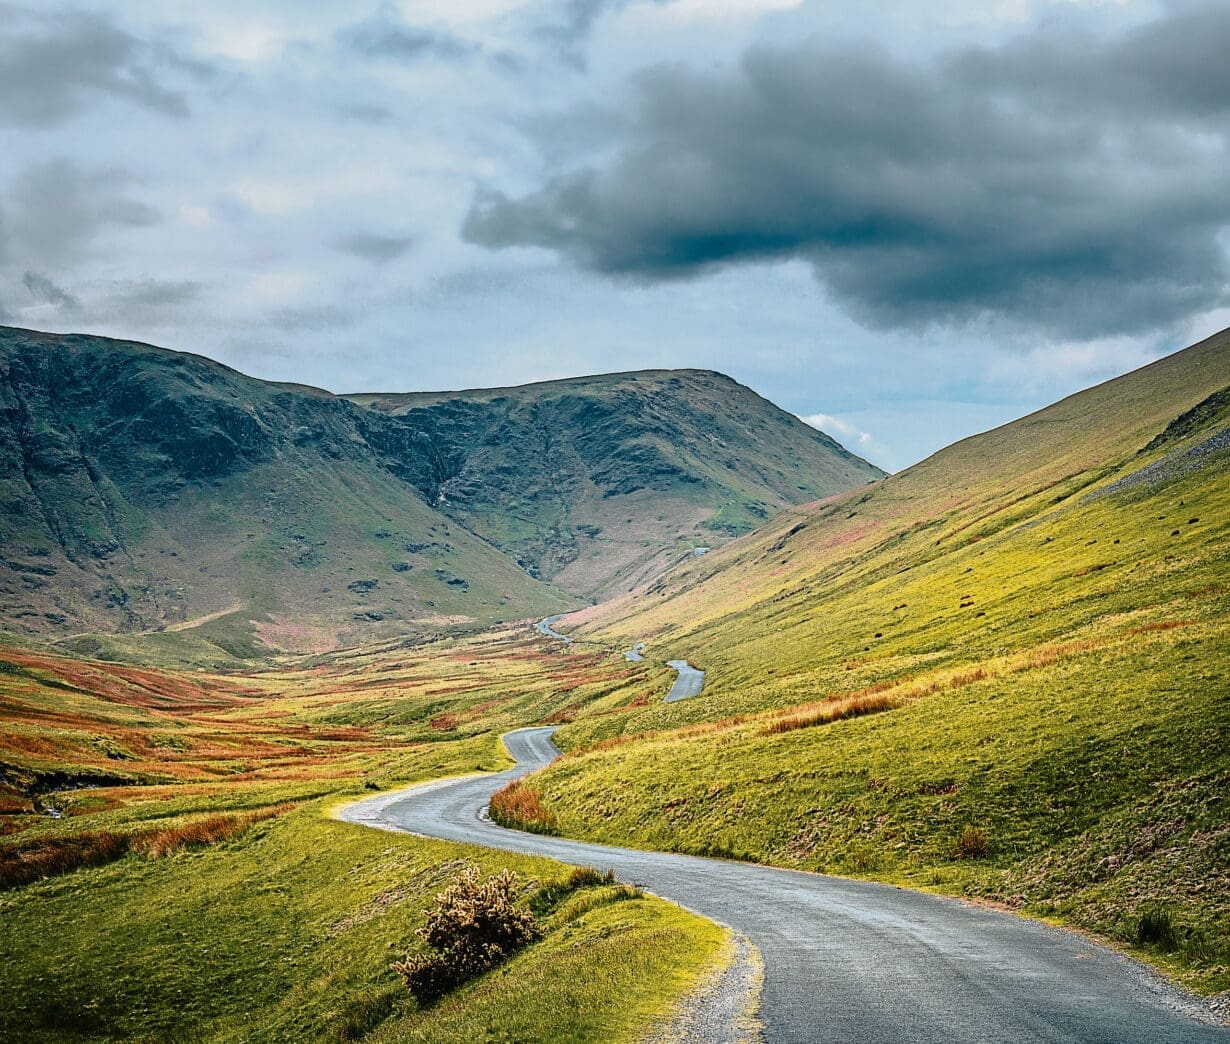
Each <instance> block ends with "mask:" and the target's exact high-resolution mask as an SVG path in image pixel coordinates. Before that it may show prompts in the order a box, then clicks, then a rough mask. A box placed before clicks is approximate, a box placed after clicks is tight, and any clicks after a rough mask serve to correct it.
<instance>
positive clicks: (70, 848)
mask: <svg viewBox="0 0 1230 1044" xmlns="http://www.w3.org/2000/svg"><path fill="white" fill-rule="evenodd" d="M295 807H296V805H295V804H294V803H293V802H287V803H284V804H280V805H273V806H270V807H269V808H262V809H258V810H257V811H255V812H246V813H240V814H231V815H225V814H219V815H212V816H205V817H204V818H202V819H196V820H192V821H190V822H187V823H181V824H178V825H176V826H172V827H164V828H162V829H160V830H145V831H140V832H138V833H131V834H121V833H117V832H115V831H112V830H95V831H91V832H88V833H81V834H74V835H72V836H69V837H45V838H40V839H38V840H36V841H33V842H31V843H30V844H27V845H22V846H15V847H12V848H4V849H0V889H5V888H16V887H18V886H19V885H24V884H29V883H30V882H31V881H38V880H41V879H42V878H45V877H57V876H59V875H60V874H66V873H69V872H70V871H72V870H79V869H81V868H82V867H87V866H102V865H103V864H104V863H111V862H114V861H115V860H117V859H122V858H123V857H124V856H125V855H127V854H128V853H129V852H139V853H141V854H142V855H146V856H149V857H150V858H152V859H158V858H161V857H163V856H168V855H171V854H172V853H174V852H179V851H182V850H184V849H187V848H199V847H202V846H204V845H212V844H215V843H216V842H218V841H226V840H228V839H230V838H232V837H236V836H237V835H239V834H241V833H243V832H244V831H245V830H247V829H248V827H250V826H251V825H252V824H253V823H257V822H260V821H261V820H264V819H270V818H272V817H273V816H277V815H281V814H282V813H284V812H289V811H290V810H291V809H292V808H295Z"/></svg>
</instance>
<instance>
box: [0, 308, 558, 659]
mask: <svg viewBox="0 0 1230 1044" xmlns="http://www.w3.org/2000/svg"><path fill="white" fill-rule="evenodd" d="M0 427H2V429H3V437H2V438H0V531H2V532H3V549H4V550H3V563H2V564H0V604H3V606H4V620H5V624H4V626H5V627H6V628H7V629H9V630H11V631H14V632H17V633H19V634H36V635H40V636H43V637H46V638H52V639H57V640H61V641H68V642H69V644H70V645H71V647H73V648H75V649H77V650H78V651H82V652H87V653H89V652H96V651H98V649H99V648H100V647H101V645H102V644H105V643H100V642H99V641H98V640H96V639H91V638H88V637H86V638H81V637H73V636H78V635H81V634H82V633H91V632H92V633H98V634H101V635H108V634H114V633H124V634H132V633H136V632H142V631H151V630H160V631H161V629H163V628H166V629H168V630H165V631H161V634H162V638H160V639H159V640H160V641H162V642H163V644H170V643H171V641H172V638H171V635H173V634H178V635H179V637H178V638H177V639H175V640H177V641H180V642H181V643H184V642H187V641H188V639H187V638H186V637H185V636H184V635H183V634H181V633H179V630H178V629H179V628H182V627H184V626H185V625H188V626H192V625H194V624H195V625H197V626H195V628H194V633H193V635H192V642H194V643H195V644H190V645H185V648H191V649H192V650H193V652H194V655H197V656H198V657H201V658H204V659H208V658H209V656H210V655H211V652H210V650H212V652H213V653H216V654H218V655H224V654H229V655H233V656H240V657H242V656H246V655H252V654H253V653H256V652H259V651H261V650H262V649H267V648H275V649H288V650H299V651H310V650H315V649H327V648H332V647H335V646H337V645H341V644H353V643H355V642H360V641H366V640H370V639H374V638H379V637H382V636H385V635H390V634H404V633H406V632H411V633H413V632H415V631H424V630H431V631H436V630H439V628H440V627H441V626H442V625H446V624H466V625H474V624H487V623H491V622H493V621H495V620H499V619H507V618H516V617H519V616H527V615H532V614H538V613H543V612H546V611H548V610H550V609H552V608H558V607H560V606H562V605H565V604H568V598H567V596H565V595H562V594H561V593H559V592H558V591H555V590H553V589H551V588H550V587H548V586H546V585H545V584H542V583H540V582H539V581H537V580H535V579H533V578H532V577H530V576H528V575H527V574H526V573H525V572H524V571H523V570H521V569H519V568H518V567H517V565H516V564H515V563H514V562H512V561H510V560H509V559H508V558H507V556H505V555H503V554H502V553H500V552H499V551H498V550H497V549H496V548H493V547H491V546H490V545H489V544H487V543H485V542H484V541H483V540H481V539H480V538H478V537H476V536H474V535H473V534H472V533H470V532H468V531H467V530H465V529H464V528H463V527H461V526H458V525H457V524H455V523H452V522H450V521H449V520H448V519H446V518H444V517H443V516H441V515H440V514H438V513H437V512H435V511H433V510H432V508H431V507H430V506H429V505H428V504H427V503H426V501H425V499H424V495H423V493H422V489H423V488H424V487H428V486H429V485H430V475H431V467H432V463H431V459H430V454H429V453H427V452H424V451H423V449H422V448H421V447H420V446H419V445H418V443H416V441H415V437H414V433H412V432H407V431H404V430H402V429H401V426H399V425H398V424H397V423H396V422H394V421H391V420H389V419H387V418H382V417H379V416H378V415H375V414H371V413H369V412H368V411H365V410H362V409H359V408H358V407H356V406H354V405H353V404H351V403H348V402H345V401H343V400H339V399H336V398H334V397H333V396H331V395H329V394H328V393H325V392H320V391H316V390H314V389H309V388H302V387H298V386H287V385H278V384H269V383H266V382H262V381H257V380H253V379H251V378H248V377H245V376H243V375H242V374H240V373H237V372H235V371H234V370H231V369H229V368H227V367H225V366H221V365H219V364H217V363H214V362H211V361H209V360H207V359H202V358H200V357H197V356H192V355H185V354H181V353H177V352H170V351H166V350H164V349H159V348H152V347H150V346H148V345H142V344H134V343H130V342H121V341H111V340H107V339H104V338H95V337H83V336H57V335H46V334H36V333H31V332H28V331H21V330H13V329H2V330H0ZM572 604H576V603H575V602H573V603H572Z"/></svg>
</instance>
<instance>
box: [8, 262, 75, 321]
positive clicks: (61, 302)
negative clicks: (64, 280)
mask: <svg viewBox="0 0 1230 1044" xmlns="http://www.w3.org/2000/svg"><path fill="white" fill-rule="evenodd" d="M21 281H22V283H23V284H24V285H25V288H26V289H27V290H29V291H30V296H31V297H33V298H34V299H35V300H36V301H41V302H42V303H43V304H49V305H54V306H55V307H56V308H58V309H60V310H61V311H64V312H76V311H78V310H79V309H80V308H81V302H80V301H78V300H77V298H75V297H74V296H73V295H72V294H70V293H69V292H68V291H67V290H65V289H63V288H62V287H59V286H56V284H55V283H53V282H52V281H51V280H50V279H48V278H47V277H46V276H45V275H40V274H39V273H38V272H27V273H26V274H25V275H24V276H22V279H21Z"/></svg>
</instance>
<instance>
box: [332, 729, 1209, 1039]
mask: <svg viewBox="0 0 1230 1044" xmlns="http://www.w3.org/2000/svg"><path fill="white" fill-rule="evenodd" d="M553 731H554V729H551V728H530V729H521V730H518V731H516V732H511V733H508V734H507V735H505V737H504V743H505V746H506V747H507V748H508V751H509V753H510V754H511V755H512V756H513V758H514V759H515V760H516V762H517V764H516V766H515V767H514V768H511V769H508V770H507V771H505V772H501V773H498V774H484V775H478V776H464V777H461V778H455V779H447V780H436V781H433V782H431V783H425V784H421V785H419V786H416V787H412V788H409V789H407V790H403V791H396V792H392V793H388V794H380V795H377V796H375V797H372V798H367V799H364V800H362V801H359V802H357V803H355V804H353V805H349V806H347V807H346V808H345V809H343V810H342V812H341V813H340V815H341V817H342V818H343V819H346V820H348V821H350V822H354V823H362V824H366V825H368V826H373V827H378V828H381V829H385V830H396V831H406V832H410V833H415V834H422V835H426V836H428V837H437V838H443V839H445V840H450V841H463V842H469V843H472V844H479V845H486V846H487V847H490V848H498V849H506V850H512V851H516V852H525V853H530V854H534V855H542V856H549V857H551V858H554V859H558V860H560V861H562V862H565V863H572V864H578V865H592V866H596V867H598V868H600V869H608V868H609V869H613V870H614V871H615V872H616V873H617V874H618V875H619V876H620V877H621V878H622V879H623V880H625V881H631V882H634V883H636V884H639V885H641V886H643V887H644V888H645V889H646V890H647V891H649V892H652V893H654V894H656V895H659V896H662V897H663V898H666V899H670V900H673V901H675V902H677V903H679V904H681V905H682V906H685V907H687V908H689V909H691V910H694V911H696V912H697V913H700V914H703V915H704V916H706V917H710V918H713V919H714V920H717V921H720V922H722V923H724V924H727V925H729V926H731V927H732V928H734V929H735V930H736V931H737V932H740V933H742V934H743V935H745V936H747V937H748V938H750V939H751V941H752V942H753V943H754V944H755V945H756V946H757V947H758V948H759V950H760V953H761V955H762V957H763V960H764V966H765V977H764V986H763V992H762V994H761V999H760V1018H761V1021H762V1023H763V1026H764V1035H765V1038H766V1040H768V1041H770V1042H773V1044H777V1042H800V1044H821V1042H826V1041H834V1042H836V1041H841V1042H860V1041H868V1042H870V1041H875V1042H889V1041H891V1042H898V1041H944V1042H949V1041H952V1042H957V1041H969V1042H975V1041H977V1042H984V1041H997V1042H998V1041H1004V1042H1007V1041H1103V1042H1108V1044H1109V1042H1125V1044H1126V1042H1141V1044H1145V1042H1148V1044H1157V1042H1170V1041H1176V1042H1187V1041H1192V1042H1196V1041H1199V1042H1205V1041H1208V1042H1213V1041H1220V1042H1222V1044H1227V1042H1230V1030H1227V1029H1225V1028H1222V1027H1219V1026H1217V1025H1214V1024H1212V1023H1211V1022H1209V1021H1207V1019H1208V1015H1207V1012H1206V1011H1205V1009H1204V1008H1203V1006H1202V1005H1201V1004H1200V1003H1199V1002H1198V1001H1197V1000H1195V999H1194V998H1192V997H1189V996H1188V995H1186V994H1184V993H1182V992H1180V991H1178V990H1176V989H1174V988H1172V987H1170V986H1169V985H1167V984H1166V983H1164V982H1163V981H1162V980H1161V979H1160V978H1158V977H1157V976H1156V975H1154V974H1153V973H1152V972H1150V971H1149V970H1148V969H1146V968H1145V967H1144V966H1143V965H1140V964H1138V963H1137V962H1135V961H1132V960H1130V959H1129V958H1126V957H1123V956H1121V955H1119V954H1117V953H1115V952H1113V951H1112V950H1109V949H1107V948H1105V947H1103V946H1099V945H1097V944H1096V943H1093V942H1090V941H1089V940H1087V939H1085V938H1084V937H1083V936H1080V935H1077V934H1076V933H1073V932H1069V931H1064V930H1061V929H1057V928H1051V927H1049V926H1047V925H1044V924H1041V923H1039V922H1036V921H1028V920H1025V919H1024V918H1020V917H1015V916H1013V915H1011V914H1007V913H1001V912H999V911H996V910H989V909H985V908H982V907H977V906H973V905H971V904H967V903H963V902H960V901H958V900H954V899H945V898H941V897H938V896H933V895H928V894H925V893H922V892H913V891H909V890H906V889H900V888H893V887H890V886H887V885H879V884H873V883H870V882H864V881H850V880H845V879H843V878H835V877H825V876H821V875H818V874H809V873H803V872H800V871H792V870H780V869H775V868H772V867H765V866H757V865H754V864H750V863H735V862H727V861H724V860H716V859H700V858H696V857H692V856H681V855H671V854H668V853H664V852H642V851H637V850H634V849H627V848H613V847H608V846H605V845H595V844H588V843H583V842H578V841H568V840H564V839H562V838H555V837H542V836H539V835H535V834H526V833H521V832H519V831H514V830H505V829H503V828H502V827H499V826H496V825H495V824H494V823H492V822H491V821H490V820H488V819H487V817H486V808H487V805H488V802H489V800H490V798H491V795H492V793H494V792H495V791H496V790H497V789H498V788H499V787H501V786H503V785H504V784H505V783H507V782H508V781H509V780H511V779H515V778H518V777H520V776H523V775H526V774H527V773H529V772H532V771H534V770H535V769H538V768H542V767H543V766H545V765H548V764H550V763H551V762H552V761H553V760H554V759H555V758H557V757H558V756H559V751H558V749H557V748H556V747H555V744H554V743H553V742H552V741H551V734H552V732H553ZM1202 1018H1203V1019H1205V1020H1206V1021H1199V1020H1200V1019H1202Z"/></svg>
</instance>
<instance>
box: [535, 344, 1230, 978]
mask: <svg viewBox="0 0 1230 1044" xmlns="http://www.w3.org/2000/svg"><path fill="white" fill-rule="evenodd" d="M1227 384H1230V337H1228V336H1227V335H1225V334H1223V335H1221V336H1219V337H1217V338H1214V339H1212V340H1211V341H1209V342H1206V343H1204V344H1202V345H1199V346H1196V347H1195V348H1193V349H1190V350H1188V351H1187V352H1185V353H1180V354H1179V355H1177V356H1172V357H1170V358H1168V359H1165V360H1162V361H1161V362H1159V363H1157V364H1155V365H1154V366H1151V367H1148V368H1146V369H1145V370H1142V371H1138V372H1137V373H1135V374H1131V375H1128V376H1127V377H1125V378H1122V379H1120V380H1118V381H1115V382H1111V383H1110V384H1107V385H1104V386H1101V387H1099V388H1096V389H1092V390H1091V391H1089V392H1086V393H1083V394H1082V395H1079V396H1075V397H1073V398H1071V399H1068V400H1065V401H1064V402H1062V403H1059V404H1057V405H1056V406H1055V407H1052V408H1050V409H1049V410H1044V411H1042V412H1041V413H1039V414H1036V415H1033V416H1032V417H1029V418H1026V419H1024V420H1023V421H1020V422H1017V423H1016V424H1014V425H1009V426H1007V427H1006V428H1002V429H999V430H997V431H995V432H991V433H988V434H987V435H985V436H979V437H976V438H973V439H969V440H966V441H965V442H963V443H960V444H958V445H956V446H954V447H952V448H950V449H948V450H945V451H943V452H942V453H940V454H937V455H936V456H935V457H933V458H931V459H929V460H928V461H925V462H923V463H922V464H920V465H918V466H917V467H915V468H912V469H910V470H909V471H907V472H904V473H902V474H901V475H898V476H894V477H893V478H891V479H888V480H886V481H885V482H883V483H881V484H879V485H878V486H876V487H874V488H873V489H871V490H869V491H867V492H865V493H856V494H849V495H847V496H845V497H842V498H838V499H836V500H834V501H830V502H826V503H823V504H820V505H816V506H814V507H812V508H808V509H801V510H799V511H796V512H792V513H790V515H788V516H786V517H783V518H782V519H780V520H778V521H776V522H774V523H772V524H771V525H770V526H768V527H766V528H765V529H764V530H762V531H760V532H758V533H756V534H753V535H752V536H751V537H749V538H747V539H745V540H742V541H738V542H736V543H735V544H733V545H730V546H729V547H728V548H725V549H723V550H721V551H718V552H715V553H714V555H713V556H710V558H707V559H705V560H703V561H701V562H698V563H696V564H695V565H694V566H693V567H691V568H690V569H687V570H681V571H680V572H679V573H678V574H675V575H673V576H672V577H670V578H667V579H666V580H665V581H663V582H662V583H661V584H659V585H656V589H651V590H650V592H648V593H646V594H644V595H642V596H641V597H639V598H636V599H630V600H626V601H624V602H623V603H622V604H615V605H612V606H607V607H599V608H598V609H597V610H589V611H586V612H585V613H584V614H578V616H577V617H574V618H573V619H574V620H575V619H577V618H579V617H580V618H585V617H587V618H588V619H589V621H590V622H589V624H588V625H587V626H586V627H585V628H583V633H585V632H587V633H588V634H589V636H590V637H591V638H595V637H596V638H598V639H600V640H601V641H604V642H608V643H611V644H613V645H623V644H624V643H631V642H632V641H633V640H635V639H649V647H648V650H647V652H648V653H649V654H651V655H653V656H656V657H660V658H661V659H666V658H668V657H669V656H675V655H687V656H688V657H689V658H690V659H691V660H692V662H693V663H696V664H697V665H699V666H701V667H704V668H706V669H707V670H708V672H709V674H708V678H707V682H706V691H705V694H704V695H703V696H702V697H701V698H699V699H695V700H690V701H686V702H685V703H680V704H673V705H662V704H658V703H654V704H651V705H649V706H646V707H644V708H639V709H634V710H631V711H629V712H627V713H623V714H620V715H604V716H596V717H586V716H584V715H581V716H578V717H577V719H576V720H575V721H574V722H573V723H572V724H571V725H569V726H568V727H567V728H566V729H565V730H564V731H563V733H562V735H561V740H562V742H564V743H565V744H566V745H567V746H570V747H571V748H573V749H574V750H576V751H578V753H577V755H576V756H573V757H570V758H568V759H566V760H565V761H564V762H562V763H561V764H560V765H558V766H557V767H555V768H552V769H550V770H547V772H546V773H544V774H543V775H541V776H540V777H538V779H537V780H536V782H535V785H536V786H537V787H538V789H539V791H540V792H541V795H542V798H543V800H544V802H545V804H546V807H547V809H548V811H549V812H550V813H552V814H553V815H554V816H555V817H556V820H557V822H558V824H559V829H560V831H561V832H563V833H567V834H570V835H577V836H586V837H592V838H602V839H604V840H611V841H618V842H630V843H633V844H640V845H647V846H653V847H666V848H677V849H681V850H687V851H717V852H737V853H740V854H746V855H748V856H750V857H752V858H756V859H760V860H765V861H770V862H774V863H781V864H783V865H791V866H803V867H808V868H813V869H825V870H832V871H836V872H841V873H855V874H868V875H872V876H879V877H884V878H887V879H890V880H898V881H905V882H909V883H911V884H915V885H922V886H926V887H934V888H937V889H940V890H944V891H949V892H955V893H958V894H960V893H968V894H975V895H984V896H989V897H993V898H997V899H1001V900H1003V901H1007V902H1009V903H1012V904H1013V905H1017V906H1023V907H1025V908H1027V909H1030V910H1033V911H1035V912H1041V913H1046V914H1055V915H1058V916H1062V917H1063V918H1065V919H1067V920H1068V921H1070V922H1073V923H1077V924H1082V925H1085V926H1088V927H1092V928H1094V929H1096V930H1098V931H1100V932H1102V933H1104V934H1106V935H1109V936H1112V937H1116V938H1120V939H1125V940H1128V939H1132V938H1134V936H1135V931H1136V925H1137V923H1138V919H1139V916H1140V914H1141V913H1142V912H1143V911H1145V910H1146V909H1147V908H1149V907H1152V906H1159V907H1162V908H1164V909H1165V910H1167V911H1168V912H1169V913H1170V915H1171V916H1172V918H1173V920H1174V922H1175V923H1176V925H1177V926H1178V935H1179V946H1178V947H1177V948H1176V949H1175V950H1173V951H1167V952H1163V951H1162V950H1155V951H1154V953H1153V957H1154V958H1155V959H1156V960H1158V961H1159V962H1161V963H1163V964H1166V963H1170V964H1171V965H1173V966H1174V967H1176V968H1179V969H1180V970H1181V971H1183V973H1184V974H1185V975H1186V976H1187V977H1188V980H1189V981H1190V982H1192V983H1193V984H1195V985H1197V986H1200V987H1202V988H1206V989H1213V988H1222V989H1224V988H1226V986H1227V985H1230V978H1228V972H1227V965H1230V902H1228V901H1227V896H1230V874H1228V871H1227V867H1228V866H1230V826H1228V824H1227V816H1226V810H1225V806H1224V799H1223V795H1224V793H1225V791H1226V788H1227V785H1228V784H1230V754H1228V753H1227V751H1228V750H1230V692H1228V690H1227V684H1226V680H1225V677H1224V672H1223V671H1222V669H1221V665H1223V664H1225V663H1227V662H1230V639H1228V635H1227V629H1226V623H1225V621H1226V606H1227V602H1226V598H1227V592H1228V588H1227V579H1226V563H1227V560H1228V558H1230V452H1228V451H1227V450H1226V449H1225V448H1223V449H1221V451H1220V452H1216V453H1213V454H1211V455H1208V456H1204V457H1202V458H1200V462H1201V463H1202V465H1203V466H1201V467H1199V468H1197V469H1195V470H1191V471H1188V472H1186V473H1184V472H1183V467H1176V466H1175V462H1176V461H1178V460H1180V459H1181V458H1182V455H1183V454H1184V453H1185V452H1186V450H1188V449H1190V448H1191V447H1192V446H1194V445H1197V444H1199V443H1201V442H1203V441H1204V440H1206V439H1207V438H1209V437H1210V436H1213V435H1215V434H1216V433H1217V432H1221V431H1224V430H1225V429H1226V428H1227V426H1230V411H1228V409H1227V405H1226V403H1225V401H1224V397H1223V398H1222V399H1215V400H1214V401H1213V402H1212V403H1210V404H1209V405H1208V406H1207V407H1206V408H1204V409H1202V410H1197V411H1196V412H1195V414H1193V415H1192V416H1191V417H1189V418H1188V420H1187V421H1186V422H1185V423H1184V424H1183V425H1179V426H1177V427H1176V429H1173V430H1172V431H1171V432H1170V434H1169V435H1168V436H1167V437H1166V438H1165V439H1163V440H1161V441H1160V442H1158V443H1153V440H1154V438H1155V437H1156V436H1158V435H1159V434H1160V433H1162V432H1163V431H1164V429H1166V428H1167V425H1168V423H1169V422H1170V421H1172V420H1174V419H1175V418H1176V417H1178V416H1179V415H1181V414H1184V413H1185V412H1186V411H1189V410H1192V408H1193V407H1195V406H1197V404H1199V403H1201V402H1202V400H1205V399H1206V398H1207V397H1209V396H1210V395H1213V394H1214V393H1216V392H1218V391H1219V390H1220V389H1223V388H1224V387H1225V386H1226V385H1227ZM1222 438H1223V440H1224V436H1222ZM1146 446H1148V447H1150V448H1148V449H1147V450H1145V451H1144V452H1141V451H1142V450H1144V449H1145V447H1146ZM1159 460H1160V461H1165V462H1166V463H1165V464H1164V465H1163V475H1162V477H1161V478H1160V479H1158V478H1157V476H1156V475H1154V476H1153V477H1154V479H1155V480H1156V481H1145V482H1136V483H1135V484H1132V483H1131V482H1129V483H1126V484H1124V486H1122V487H1114V488H1112V487H1113V484H1114V483H1116V482H1118V481H1119V480H1120V479H1122V478H1124V477H1125V476H1128V475H1131V474H1133V473H1136V472H1138V471H1139V470H1140V469H1141V468H1143V467H1147V466H1148V465H1149V464H1151V463H1152V462H1155V461H1159ZM1146 474H1151V473H1146ZM1167 476H1168V477H1167ZM710 559H712V560H710ZM850 696H854V697H856V698H857V697H868V698H875V699H883V700H886V701H887V702H888V704H889V705H890V706H891V707H892V708H894V709H891V710H889V711H888V712H887V713H879V714H874V715H870V716H865V717H859V718H853V719H850V720H844V721H837V722H834V723H832V724H827V725H817V726H814V727H809V728H800V729H794V730H791V731H783V732H770V729H771V727H773V726H774V724H775V723H776V722H777V721H778V720H779V719H781V718H784V717H789V716H791V715H792V714H797V713H800V707H803V713H806V712H807V711H808V710H811V708H808V707H807V706H806V705H808V704H811V703H814V702H820V703H824V702H826V701H831V700H833V699H834V698H840V697H850ZM832 707H833V703H831V702H829V703H828V709H831V708H832ZM823 709H825V708H823V707H822V708H821V710H823ZM779 727H781V726H779ZM642 733H645V734H647V735H644V736H642V737H640V738H638V739H637V740H636V741H635V742H626V743H618V744H615V745H612V744H611V743H610V742H607V743H606V744H603V745H602V746H600V747H599V748H598V749H596V750H594V749H591V750H589V752H586V749H587V748H592V747H593V745H594V744H596V743H601V742H602V741H604V740H605V741H610V740H612V738H618V737H620V736H625V737H627V736H638V734H642ZM967 827H968V828H970V829H971V831H973V834H972V835H971V836H972V838H973V842H972V848H973V849H975V850H976V849H978V848H979V847H981V844H980V843H979V841H978V838H979V837H981V838H984V839H985V842H986V846H987V851H986V852H985V854H978V853H977V852H976V851H975V852H970V851H968V848H969V847H970V846H969V845H967V851H966V852H965V853H964V854H963V853H962V851H961V844H960V839H961V836H962V835H963V834H965V832H966V828H967Z"/></svg>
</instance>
